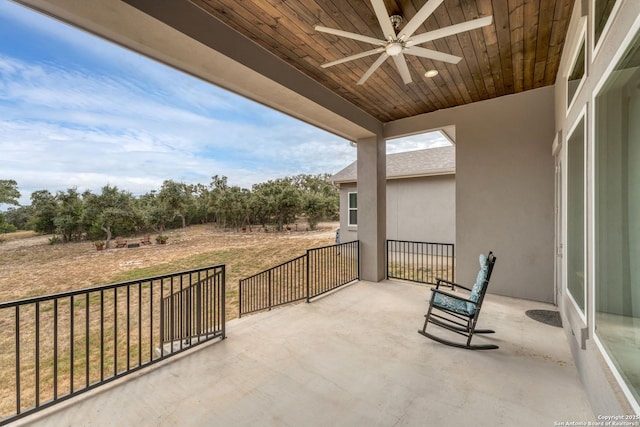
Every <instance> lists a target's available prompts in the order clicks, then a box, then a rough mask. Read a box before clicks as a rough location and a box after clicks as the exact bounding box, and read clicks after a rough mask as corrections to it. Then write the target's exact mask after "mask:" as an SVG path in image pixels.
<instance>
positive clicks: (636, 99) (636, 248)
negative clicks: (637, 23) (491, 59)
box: [594, 36, 640, 403]
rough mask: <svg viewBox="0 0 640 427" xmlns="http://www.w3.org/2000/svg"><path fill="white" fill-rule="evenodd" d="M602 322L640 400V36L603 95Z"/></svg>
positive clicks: (598, 236) (598, 103)
mask: <svg viewBox="0 0 640 427" xmlns="http://www.w3.org/2000/svg"><path fill="white" fill-rule="evenodd" d="M594 117H595V123H594V124H595V152H594V156H595V159H594V161H595V177H594V178H595V218H594V219H595V236H594V240H595V275H596V276H595V278H596V282H595V328H596V336H597V338H598V340H599V342H600V343H601V345H602V347H604V350H605V351H606V353H607V355H608V356H609V359H610V360H611V362H612V363H613V365H615V368H616V370H617V372H618V374H619V375H620V377H621V379H622V380H623V381H624V383H625V384H626V385H627V387H628V389H629V392H630V393H631V395H632V396H633V397H634V398H635V400H636V401H637V402H638V403H640V364H639V363H638V360H640V347H639V343H640V262H639V261H638V260H640V167H639V166H640V37H639V36H636V37H635V40H634V41H633V42H632V43H631V47H630V48H629V49H627V51H626V53H625V54H624V55H623V56H622V58H621V59H620V61H619V62H617V64H616V66H615V68H614V69H613V71H611V73H610V74H608V75H607V77H606V81H605V82H604V84H603V86H602V89H600V91H598V93H597V95H596V98H595V111H594Z"/></svg>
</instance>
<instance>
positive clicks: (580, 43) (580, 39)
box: [564, 19, 589, 116]
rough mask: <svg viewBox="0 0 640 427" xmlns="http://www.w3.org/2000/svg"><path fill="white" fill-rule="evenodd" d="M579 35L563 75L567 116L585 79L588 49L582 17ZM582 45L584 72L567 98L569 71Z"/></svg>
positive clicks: (573, 66) (574, 66) (584, 21)
mask: <svg viewBox="0 0 640 427" xmlns="http://www.w3.org/2000/svg"><path fill="white" fill-rule="evenodd" d="M578 31H579V33H580V35H579V37H578V40H577V43H576V44H575V45H574V46H573V49H574V51H573V53H572V55H571V61H570V64H571V66H570V68H569V70H568V71H567V74H566V75H565V76H564V85H565V87H564V89H565V91H564V94H565V97H566V106H567V110H566V114H567V116H568V115H569V113H570V112H571V109H572V108H573V106H574V105H575V104H576V101H577V99H578V94H579V93H580V91H581V90H582V87H583V86H584V84H585V81H586V80H587V75H588V72H587V66H588V64H589V61H588V59H587V58H588V55H587V52H588V49H587V20H586V19H582V20H581V22H580V29H579V30H578ZM583 46H584V59H583V62H584V63H583V68H584V72H583V73H582V77H581V78H580V81H579V82H578V85H577V86H576V90H575V92H574V93H573V98H571V99H569V81H570V80H569V77H570V76H571V73H572V72H573V70H574V69H575V68H576V65H577V62H576V61H577V60H578V58H579V57H580V51H581V50H582V49H581V47H583Z"/></svg>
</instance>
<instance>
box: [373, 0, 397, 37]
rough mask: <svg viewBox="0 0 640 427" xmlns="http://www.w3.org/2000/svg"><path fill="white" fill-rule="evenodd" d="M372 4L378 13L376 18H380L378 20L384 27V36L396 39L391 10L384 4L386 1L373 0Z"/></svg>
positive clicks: (381, 26)
mask: <svg viewBox="0 0 640 427" xmlns="http://www.w3.org/2000/svg"><path fill="white" fill-rule="evenodd" d="M371 6H373V11H374V12H375V13H376V18H378V22H379V23H380V28H382V34H384V38H386V39H387V40H393V39H395V38H396V31H395V30H394V29H393V25H391V19H389V12H387V7H386V6H385V5H384V1H383V0H371Z"/></svg>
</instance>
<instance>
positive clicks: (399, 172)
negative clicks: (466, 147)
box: [329, 145, 456, 184]
mask: <svg viewBox="0 0 640 427" xmlns="http://www.w3.org/2000/svg"><path fill="white" fill-rule="evenodd" d="M455 172H456V147H455V145H451V146H448V147H437V148H427V149H425V150H416V151H406V152H404V153H394V154H387V179H399V178H413V177H418V176H429V175H449V174H455ZM357 177H358V169H357V162H353V163H351V164H350V165H349V166H347V167H346V168H344V169H342V170H341V171H340V172H338V173H336V174H335V175H333V176H332V177H331V178H329V180H330V181H331V182H335V183H337V184H339V183H343V182H345V183H346V182H356V181H357Z"/></svg>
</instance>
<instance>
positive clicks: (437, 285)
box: [436, 277, 471, 292]
mask: <svg viewBox="0 0 640 427" xmlns="http://www.w3.org/2000/svg"><path fill="white" fill-rule="evenodd" d="M441 283H444V284H446V285H449V286H451V289H454V288H455V287H456V286H457V287H459V288H462V289H465V290H467V291H469V292H471V288H468V287H466V286H464V285H460V284H458V283H454V282H452V281H450V280H445V279H441V278H439V277H437V278H436V289H439V288H440V284H441Z"/></svg>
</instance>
